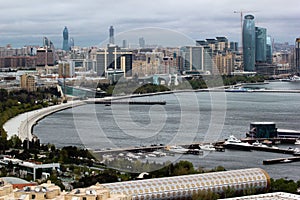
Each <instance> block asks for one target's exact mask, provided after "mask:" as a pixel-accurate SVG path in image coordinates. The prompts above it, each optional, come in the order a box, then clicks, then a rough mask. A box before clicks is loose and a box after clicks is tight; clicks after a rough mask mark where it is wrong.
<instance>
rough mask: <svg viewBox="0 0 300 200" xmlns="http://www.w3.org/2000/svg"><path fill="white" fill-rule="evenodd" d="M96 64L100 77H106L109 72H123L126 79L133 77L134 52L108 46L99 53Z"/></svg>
mask: <svg viewBox="0 0 300 200" xmlns="http://www.w3.org/2000/svg"><path fill="white" fill-rule="evenodd" d="M96 62H97V64H96V71H97V75H98V76H105V74H106V71H107V70H121V71H123V74H124V76H125V77H130V76H132V51H126V50H123V49H120V48H119V47H118V46H116V45H108V47H107V48H105V49H100V50H98V51H97V55H96Z"/></svg>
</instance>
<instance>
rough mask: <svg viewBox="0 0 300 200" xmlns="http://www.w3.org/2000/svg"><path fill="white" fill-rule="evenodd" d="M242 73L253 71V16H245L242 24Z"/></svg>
mask: <svg viewBox="0 0 300 200" xmlns="http://www.w3.org/2000/svg"><path fill="white" fill-rule="evenodd" d="M243 56H244V71H254V70H255V22H254V16H253V15H246V16H245V18H244V24H243Z"/></svg>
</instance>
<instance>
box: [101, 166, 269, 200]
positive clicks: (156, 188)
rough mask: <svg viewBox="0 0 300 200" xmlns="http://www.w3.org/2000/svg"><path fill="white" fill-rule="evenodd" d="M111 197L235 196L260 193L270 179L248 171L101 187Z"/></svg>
mask: <svg viewBox="0 0 300 200" xmlns="http://www.w3.org/2000/svg"><path fill="white" fill-rule="evenodd" d="M102 186H104V188H108V189H109V190H110V191H111V194H123V195H131V196H132V199H133V200H138V199H188V198H191V197H192V195H193V194H197V193H198V192H204V191H211V192H215V193H219V194H223V193H225V191H226V190H227V189H228V187H229V188H230V189H232V190H234V192H235V193H236V194H238V193H243V192H245V191H248V190H249V189H255V191H256V192H264V191H266V190H267V189H268V188H269V187H270V177H269V175H268V174H267V173H266V172H265V171H264V170H262V169H259V168H251V169H241V170H232V171H223V172H213V173H204V174H194V175H185V176H175V177H166V178H155V179H146V180H138V181H125V182H117V183H107V184H102Z"/></svg>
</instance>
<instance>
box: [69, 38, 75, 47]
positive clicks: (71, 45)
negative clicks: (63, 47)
mask: <svg viewBox="0 0 300 200" xmlns="http://www.w3.org/2000/svg"><path fill="white" fill-rule="evenodd" d="M74 43H75V42H74V38H73V37H71V38H70V48H71V47H74V45H75V44H74Z"/></svg>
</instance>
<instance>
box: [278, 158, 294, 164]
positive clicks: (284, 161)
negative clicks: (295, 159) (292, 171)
mask: <svg viewBox="0 0 300 200" xmlns="http://www.w3.org/2000/svg"><path fill="white" fill-rule="evenodd" d="M280 162H281V163H290V162H292V160H290V159H287V158H286V159H284V160H282V161H280Z"/></svg>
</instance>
